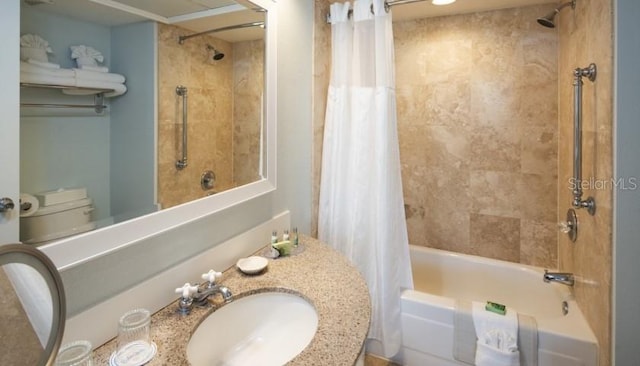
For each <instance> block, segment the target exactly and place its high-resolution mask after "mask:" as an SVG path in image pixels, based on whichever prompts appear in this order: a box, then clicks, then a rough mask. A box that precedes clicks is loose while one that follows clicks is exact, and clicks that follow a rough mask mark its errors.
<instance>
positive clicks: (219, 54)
mask: <svg viewBox="0 0 640 366" xmlns="http://www.w3.org/2000/svg"><path fill="white" fill-rule="evenodd" d="M207 50H209V51H213V59H214V60H216V61H220V60H222V59H223V58H224V53H222V51H218V50H216V49H215V47H213V46H212V45H210V44H208V45H207Z"/></svg>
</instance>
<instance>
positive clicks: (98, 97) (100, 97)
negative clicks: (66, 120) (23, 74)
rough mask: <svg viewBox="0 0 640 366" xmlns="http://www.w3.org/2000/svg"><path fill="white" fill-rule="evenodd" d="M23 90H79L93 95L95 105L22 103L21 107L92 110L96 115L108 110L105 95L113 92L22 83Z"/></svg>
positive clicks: (111, 90) (110, 90)
mask: <svg viewBox="0 0 640 366" xmlns="http://www.w3.org/2000/svg"><path fill="white" fill-rule="evenodd" d="M20 87H21V88H41V89H58V90H77V91H82V92H85V93H87V94H93V100H94V102H93V104H59V103H20V107H38V108H92V109H94V110H95V112H96V113H102V112H104V111H105V110H106V109H107V107H108V106H107V105H105V104H104V93H109V92H113V91H114V90H113V89H98V88H83V87H77V86H66V85H51V84H33V83H20Z"/></svg>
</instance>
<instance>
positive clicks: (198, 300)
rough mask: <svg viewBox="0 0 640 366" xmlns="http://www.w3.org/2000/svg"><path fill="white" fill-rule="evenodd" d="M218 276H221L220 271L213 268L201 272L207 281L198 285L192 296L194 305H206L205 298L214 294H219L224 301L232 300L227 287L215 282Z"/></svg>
mask: <svg viewBox="0 0 640 366" xmlns="http://www.w3.org/2000/svg"><path fill="white" fill-rule="evenodd" d="M220 277H222V273H220V272H216V271H214V270H210V271H209V272H207V273H203V274H202V279H203V280H207V283H206V284H203V285H201V286H198V292H196V293H195V294H194V296H193V302H194V303H195V304H196V305H198V306H203V305H206V304H207V300H208V299H209V298H210V297H212V296H215V295H216V294H221V295H222V299H223V300H224V302H230V301H231V300H233V295H232V294H231V290H229V288H228V287H226V286H221V285H219V284H216V280H217V279H218V278H220Z"/></svg>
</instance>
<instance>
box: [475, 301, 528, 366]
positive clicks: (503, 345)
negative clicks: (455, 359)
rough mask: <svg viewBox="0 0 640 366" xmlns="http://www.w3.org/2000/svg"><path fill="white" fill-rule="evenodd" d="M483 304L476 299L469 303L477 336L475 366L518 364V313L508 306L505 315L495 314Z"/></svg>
mask: <svg viewBox="0 0 640 366" xmlns="http://www.w3.org/2000/svg"><path fill="white" fill-rule="evenodd" d="M485 305H486V304H485V303H481V302H477V301H474V302H472V305H471V306H472V315H473V324H474V327H475V329H476V336H477V337H478V341H477V345H476V346H477V347H476V360H475V361H476V366H520V352H519V351H518V314H517V313H516V312H515V311H513V310H511V309H508V308H507V311H506V313H505V315H501V314H496V313H494V312H491V311H487V310H486V309H485Z"/></svg>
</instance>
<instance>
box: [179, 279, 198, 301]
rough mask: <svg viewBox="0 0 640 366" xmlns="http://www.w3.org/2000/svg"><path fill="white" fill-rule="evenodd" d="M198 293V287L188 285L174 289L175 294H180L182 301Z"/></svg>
mask: <svg viewBox="0 0 640 366" xmlns="http://www.w3.org/2000/svg"><path fill="white" fill-rule="evenodd" d="M197 291H198V286H191V285H190V284H189V283H185V284H184V285H183V286H182V287H178V288H176V294H181V296H182V298H183V299H189V298H191V295H193V294H195V293H196V292H197Z"/></svg>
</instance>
